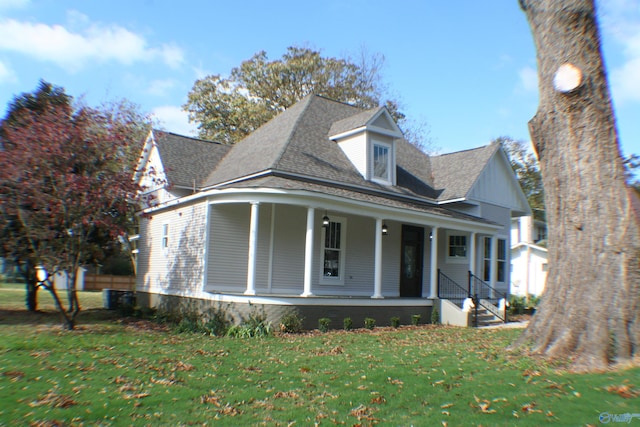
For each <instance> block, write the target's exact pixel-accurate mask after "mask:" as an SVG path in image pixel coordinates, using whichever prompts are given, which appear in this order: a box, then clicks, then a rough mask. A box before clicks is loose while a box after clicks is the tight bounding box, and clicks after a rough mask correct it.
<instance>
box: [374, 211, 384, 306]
mask: <svg viewBox="0 0 640 427" xmlns="http://www.w3.org/2000/svg"><path fill="white" fill-rule="evenodd" d="M374 233H375V252H374V264H375V265H374V272H373V296H372V297H371V298H377V299H381V298H384V297H383V296H382V219H381V218H376V226H375V230H374Z"/></svg>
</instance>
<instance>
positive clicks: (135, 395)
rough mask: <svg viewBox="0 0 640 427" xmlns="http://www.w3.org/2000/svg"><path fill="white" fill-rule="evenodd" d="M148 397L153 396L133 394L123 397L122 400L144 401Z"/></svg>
mask: <svg viewBox="0 0 640 427" xmlns="http://www.w3.org/2000/svg"><path fill="white" fill-rule="evenodd" d="M147 396H151V395H150V394H149V393H132V394H124V395H122V398H123V399H126V400H131V399H142V398H144V397H147Z"/></svg>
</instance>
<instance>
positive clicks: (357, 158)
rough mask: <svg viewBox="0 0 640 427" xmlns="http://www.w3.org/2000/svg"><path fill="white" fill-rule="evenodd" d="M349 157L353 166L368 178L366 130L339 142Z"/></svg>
mask: <svg viewBox="0 0 640 427" xmlns="http://www.w3.org/2000/svg"><path fill="white" fill-rule="evenodd" d="M338 146H339V147H340V148H341V149H342V151H343V152H344V154H346V155H347V158H348V159H349V160H350V161H351V163H353V166H355V168H356V169H357V170H358V172H360V175H362V177H363V178H365V179H367V136H366V133H365V132H362V133H359V134H357V135H351V136H349V137H347V138H344V139H342V140H341V141H340V142H338Z"/></svg>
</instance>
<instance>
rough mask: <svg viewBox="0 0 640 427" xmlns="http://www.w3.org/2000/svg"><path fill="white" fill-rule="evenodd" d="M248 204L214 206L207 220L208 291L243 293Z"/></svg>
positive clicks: (247, 242)
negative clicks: (208, 225) (208, 224)
mask: <svg viewBox="0 0 640 427" xmlns="http://www.w3.org/2000/svg"><path fill="white" fill-rule="evenodd" d="M249 214H250V205H249V204H248V203H246V204H229V205H213V206H211V212H210V217H209V223H210V228H209V251H208V268H207V269H208V271H207V290H208V291H232V292H240V293H242V292H244V291H245V290H246V287H247V259H248V255H249V216H250V215H249Z"/></svg>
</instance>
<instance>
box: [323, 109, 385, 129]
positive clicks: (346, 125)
mask: <svg viewBox="0 0 640 427" xmlns="http://www.w3.org/2000/svg"><path fill="white" fill-rule="evenodd" d="M380 110H382V107H378V108H372V109H370V110H366V111H363V112H361V113H359V114H356V115H355V116H351V117H347V118H346V119H342V120H338V121H337V122H334V123H333V124H332V125H331V128H330V129H329V134H328V135H327V136H334V135H338V134H341V133H343V132H347V131H350V130H352V129H358V128H361V127H362V126H364V125H366V124H367V123H368V122H369V120H371V118H372V117H373V116H375V115H376V114H378V112H379V111H380Z"/></svg>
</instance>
